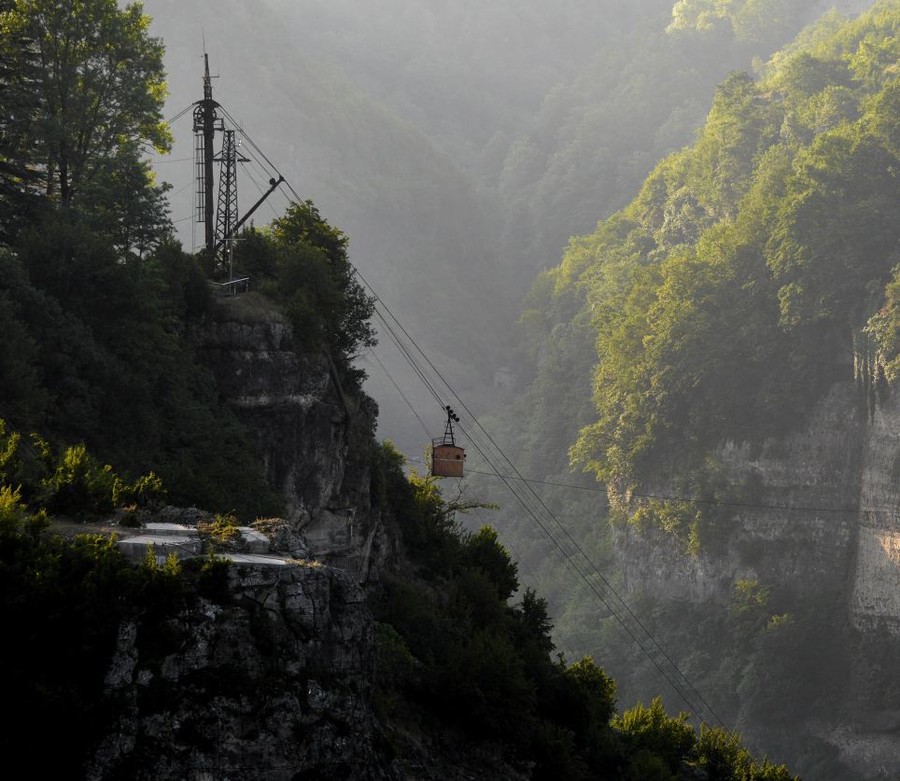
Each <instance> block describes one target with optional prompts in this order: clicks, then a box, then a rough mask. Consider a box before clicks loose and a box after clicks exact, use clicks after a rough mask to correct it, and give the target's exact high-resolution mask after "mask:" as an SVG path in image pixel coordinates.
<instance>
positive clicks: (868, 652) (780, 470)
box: [614, 381, 900, 779]
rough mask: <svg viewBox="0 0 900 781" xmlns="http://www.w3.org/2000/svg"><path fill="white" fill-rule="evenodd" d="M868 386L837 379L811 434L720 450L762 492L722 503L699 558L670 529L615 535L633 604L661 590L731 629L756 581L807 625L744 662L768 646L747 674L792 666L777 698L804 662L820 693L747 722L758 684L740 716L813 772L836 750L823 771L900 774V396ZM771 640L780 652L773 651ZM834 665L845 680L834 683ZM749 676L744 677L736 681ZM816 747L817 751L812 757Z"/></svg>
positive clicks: (730, 478)
mask: <svg viewBox="0 0 900 781" xmlns="http://www.w3.org/2000/svg"><path fill="white" fill-rule="evenodd" d="M868 390H869V389H861V388H860V387H859V386H858V385H857V384H856V383H854V382H852V381H849V382H843V383H838V384H836V385H834V386H833V387H832V389H831V391H830V393H829V394H828V395H827V396H826V397H825V398H824V399H822V400H821V402H820V403H819V404H818V405H817V406H816V408H815V409H814V410H812V411H811V413H810V415H809V416H808V419H807V422H806V425H805V427H804V428H803V430H802V431H798V432H796V433H794V434H792V435H790V436H787V437H785V438H784V439H783V440H779V441H769V442H766V443H765V444H764V445H763V446H762V447H761V448H760V449H759V450H758V451H754V450H753V449H752V448H751V447H750V446H749V445H746V444H735V443H729V444H728V445H726V446H724V447H722V448H720V450H719V452H718V453H717V460H718V462H719V464H720V466H721V468H722V474H723V475H724V477H723V482H724V483H726V484H729V485H731V486H732V487H736V488H743V489H745V494H744V495H745V496H749V497H750V498H747V499H746V500H745V501H735V502H734V504H733V505H724V506H721V507H717V508H716V511H717V513H718V516H717V521H716V523H715V525H714V527H713V529H712V534H711V536H710V537H708V538H707V539H706V540H705V541H704V540H701V546H700V550H699V552H696V551H695V552H694V553H691V552H689V551H688V550H687V546H686V544H685V543H684V541H683V540H679V541H675V540H674V539H673V537H672V535H670V534H667V533H666V532H664V531H662V530H659V529H643V530H640V529H636V528H634V527H633V526H631V525H625V526H622V527H619V528H617V529H615V530H614V542H615V547H616V553H617V557H618V562H619V565H620V567H621V569H622V572H623V588H624V589H625V591H626V593H627V599H628V601H629V602H631V603H635V602H636V601H637V599H638V597H639V595H649V596H650V597H651V598H653V599H654V600H658V601H661V602H667V603H670V604H671V603H672V602H674V603H680V604H681V605H685V604H687V605H690V606H692V607H701V609H702V611H703V612H705V613H707V614H709V615H712V614H716V615H719V616H724V617H726V618H724V619H722V621H723V623H725V624H727V621H728V618H727V617H728V616H729V603H730V600H731V599H732V597H733V596H734V594H735V586H736V584H737V583H738V581H741V580H745V581H755V582H757V583H758V584H759V585H760V586H761V587H763V588H764V589H766V590H771V593H772V594H774V595H777V604H778V608H777V609H778V611H783V612H786V613H787V614H789V615H791V616H792V618H791V619H790V620H791V621H793V620H796V621H797V623H796V624H795V625H794V626H795V627H796V634H795V637H796V638H806V640H797V641H796V642H798V643H799V644H798V645H796V646H789V645H787V644H786V645H782V646H779V645H778V641H777V635H776V636H772V637H770V636H769V634H770V633H768V632H767V630H765V629H764V628H763V627H760V628H759V631H760V632H761V634H760V635H759V637H758V638H757V639H756V640H754V641H748V642H749V645H748V647H747V648H746V649H744V650H745V653H746V658H745V661H744V662H743V663H744V664H746V659H749V658H750V657H751V656H753V655H754V654H758V656H756V657H755V661H754V662H753V665H755V668H754V667H747V668H745V669H743V671H742V672H741V674H743V675H745V676H746V675H748V674H749V675H750V676H751V678H750V679H751V680H760V679H759V677H758V675H757V673H755V672H754V669H756V670H759V669H761V668H777V669H781V670H782V671H783V675H784V676H785V677H783V678H780V679H776V678H773V679H772V680H773V681H774V680H779V681H780V683H775V684H771V685H772V686H773V694H774V696H773V697H772V698H771V701H772V702H773V703H774V702H777V691H778V687H779V686H783V687H784V688H785V690H786V691H787V690H790V688H791V686H792V685H793V682H794V680H798V679H800V678H802V677H803V673H802V672H801V671H800V670H798V669H797V665H798V664H806V665H808V666H809V667H817V665H818V667H817V669H819V672H818V673H817V674H818V675H820V676H822V679H821V680H818V682H817V683H815V684H814V686H815V687H817V691H818V692H819V694H818V698H817V699H816V700H815V702H813V701H812V698H811V697H810V696H807V700H806V707H807V708H808V711H807V712H804V713H803V714H796V715H795V718H793V719H792V720H791V723H790V725H789V726H788V725H785V726H783V727H781V728H779V729H775V730H770V731H768V732H766V727H765V726H764V723H761V722H760V720H759V714H758V713H757V714H756V715H755V716H749V717H748V716H747V714H746V712H745V711H744V710H743V706H744V704H745V699H746V700H748V701H752V699H753V696H754V692H753V691H751V690H745V691H743V692H742V694H741V697H740V698H739V699H740V702H738V703H737V706H736V707H737V710H736V719H737V720H738V721H741V722H743V725H744V727H743V729H744V730H745V732H746V733H750V736H751V737H752V733H756V736H757V737H758V738H760V740H761V743H762V744H764V745H766V746H767V747H778V749H779V751H781V752H784V754H785V756H786V758H787V759H788V760H789V763H790V764H791V765H792V767H794V769H797V770H800V771H801V775H804V773H803V772H802V771H803V769H804V768H805V769H807V770H809V769H810V768H815V767H817V765H816V762H817V761H818V760H819V759H821V758H823V757H825V756H828V757H830V758H831V759H830V760H829V761H833V762H839V763H841V768H842V769H841V770H840V771H837V772H839V775H837V776H836V775H833V774H832V775H827V776H818V775H815V773H813V771H811V770H810V777H827V778H829V779H831V778H838V777H839V778H841V779H850V778H854V779H875V778H878V779H881V778H884V779H888V778H896V777H898V776H897V773H898V772H900V763H898V760H897V757H898V756H900V753H898V747H900V730H898V726H897V724H898V723H897V719H896V713H897V712H898V706H900V699H898V697H897V691H898V689H897V686H898V683H900V678H898V675H897V672H896V665H895V664H893V663H892V662H888V661H887V659H888V658H893V659H895V656H896V650H897V648H898V647H900V394H896V393H895V394H894V395H893V396H891V397H886V398H885V397H883V398H881V399H880V400H879V401H878V403H877V404H876V405H875V406H874V407H872V406H871V404H870V403H869V400H871V399H872V398H873V397H872V395H871V394H870V393H868V392H867V391H868ZM648 492H650V493H659V494H663V493H666V488H665V486H664V484H661V485H660V486H655V487H654V488H653V490H652V491H648ZM683 630H684V628H683V627H681V628H679V629H676V630H674V631H675V633H677V632H679V631H683ZM666 631H668V630H666ZM813 640H814V642H815V643H817V645H816V646H812V645H810V642H813ZM753 642H756V643H759V644H760V645H758V646H754V645H753V644H752V643H753ZM785 642H786V643H787V642H788V641H785ZM766 643H770V644H771V648H772V649H780V650H775V651H773V654H775V655H769V656H767V655H766V654H767V653H768V652H767V651H765V650H764V649H765V648H767V647H769V646H766ZM785 660H790V661H788V662H787V666H786V667H785ZM779 665H781V667H780V668H779ZM829 665H831V667H830V668H829ZM826 669H830V670H833V671H835V674H836V675H838V676H843V677H844V678H845V680H841V679H840V678H838V679H832V680H829V679H828V678H827V674H826V673H824V672H823V671H824V670H826ZM836 671H841V672H836ZM781 674H782V673H779V675H781ZM754 675H756V676H757V677H755V678H753V677H752V676H754ZM740 681H741V675H738V676H737V677H736V678H735V679H734V683H733V684H732V685H733V686H734V687H737V686H738V685H739V684H740ZM807 695H809V692H808V691H807ZM722 696H723V699H724V700H727V699H728V697H729V696H732V697H733V694H732V695H728V694H724V695H722ZM732 701H733V702H736V701H735V700H732ZM750 707H751V708H752V703H751V706H750ZM772 715H773V714H772V712H771V711H770V712H769V713H768V715H767V716H766V717H764V719H763V722H765V720H766V718H770V717H772ZM804 745H814V746H815V747H816V748H815V749H808V751H810V752H811V753H808V754H806V755H803V750H802V749H801V748H800V747H802V746H804ZM816 772H818V771H816ZM832 772H834V771H832Z"/></svg>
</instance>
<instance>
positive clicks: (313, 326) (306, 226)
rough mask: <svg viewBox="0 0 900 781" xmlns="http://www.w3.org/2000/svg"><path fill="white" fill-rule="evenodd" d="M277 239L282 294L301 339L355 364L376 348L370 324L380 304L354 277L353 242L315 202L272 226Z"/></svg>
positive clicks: (291, 210) (295, 206)
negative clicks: (365, 351) (358, 355)
mask: <svg viewBox="0 0 900 781" xmlns="http://www.w3.org/2000/svg"><path fill="white" fill-rule="evenodd" d="M272 235H273V237H274V239H275V243H276V246H277V247H278V250H279V256H278V272H277V274H278V292H279V296H280V298H281V300H282V303H283V304H284V305H285V307H286V309H287V311H288V315H289V316H290V317H291V319H292V320H293V321H294V324H295V330H296V331H298V333H297V334H296V336H297V337H298V338H300V339H304V338H306V339H309V338H310V337H312V339H311V341H312V342H313V343H314V344H315V343H316V342H318V344H319V345H321V346H323V347H325V348H326V349H327V350H328V351H329V352H330V353H331V355H332V358H334V359H335V360H338V361H340V362H341V363H344V364H349V361H350V360H351V359H352V358H353V356H354V353H355V352H356V351H357V350H358V349H359V348H361V347H370V346H372V345H374V344H375V332H374V331H373V329H372V326H371V324H370V322H369V318H370V317H371V316H372V312H373V311H374V300H373V299H372V298H371V297H370V296H369V295H368V294H367V293H366V292H365V290H364V289H363V287H362V285H360V283H359V282H357V281H356V279H355V277H354V269H353V266H352V265H351V264H350V259H349V257H348V254H347V244H348V242H349V239H348V238H347V236H346V235H345V234H344V233H343V232H342V231H341V230H339V229H338V228H335V227H333V226H332V225H329V224H328V222H326V221H325V220H324V219H323V218H322V216H321V215H320V214H319V210H318V209H317V208H316V207H315V205H314V204H313V202H312V201H304V202H303V203H292V204H291V205H290V206H289V207H288V209H287V211H286V212H285V214H284V216H283V217H279V218H278V219H276V220H275V221H274V222H273V223H272ZM344 368H347V366H346V365H345V367H344Z"/></svg>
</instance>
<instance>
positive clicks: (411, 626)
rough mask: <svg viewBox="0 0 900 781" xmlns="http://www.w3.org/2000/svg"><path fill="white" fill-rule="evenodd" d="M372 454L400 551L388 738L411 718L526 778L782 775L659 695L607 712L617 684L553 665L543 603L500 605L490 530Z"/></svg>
mask: <svg viewBox="0 0 900 781" xmlns="http://www.w3.org/2000/svg"><path fill="white" fill-rule="evenodd" d="M378 455H379V458H378V463H379V465H380V468H379V469H378V470H377V478H376V485H377V486H378V492H377V496H379V497H380V500H381V503H382V506H383V507H384V509H389V510H390V513H391V515H392V516H394V517H395V518H396V521H397V523H398V524H399V529H400V532H401V545H402V550H403V551H404V552H405V555H404V556H403V557H402V558H401V560H400V561H398V562H396V564H395V567H394V570H393V571H392V572H391V573H389V574H387V575H385V576H384V577H383V579H382V583H381V584H380V586H379V587H378V588H377V590H376V593H375V595H374V599H373V604H374V611H375V616H376V619H377V620H378V621H379V624H378V631H377V640H378V646H379V693H378V700H377V705H378V706H379V709H380V712H381V716H382V718H383V719H385V720H386V721H387V724H388V726H389V736H390V735H391V734H392V735H394V736H395V739H397V740H400V741H402V740H403V735H404V733H405V732H406V731H408V730H409V729H411V728H412V729H415V728H416V727H413V725H420V724H422V723H427V724H429V725H431V726H432V727H433V728H435V729H442V730H451V731H455V732H457V733H460V734H462V735H465V736H466V739H467V740H469V741H473V740H474V741H487V742H491V743H495V744H497V745H498V746H504V747H505V750H506V751H507V752H508V754H509V757H510V758H511V759H512V760H513V761H515V762H523V763H528V764H531V763H533V771H532V777H533V778H535V779H588V778H598V777H600V778H623V779H625V778H628V779H632V778H633V779H648V778H659V779H674V778H678V777H681V776H682V774H683V773H685V772H689V771H688V770H687V768H689V767H694V768H700V769H702V771H705V772H706V774H707V775H705V776H704V777H705V778H708V779H710V781H712V779H723V781H724V779H733V778H743V779H755V780H758V781H763V779H768V780H770V781H775V780H776V779H778V780H783V781H788V779H791V778H793V776H791V774H790V773H789V772H788V771H787V769H786V768H785V767H784V766H781V765H773V764H771V763H770V762H768V761H766V760H763V761H757V760H755V759H754V758H753V757H752V756H751V755H750V753H749V752H748V751H747V750H746V749H745V748H744V747H743V746H742V745H741V741H740V738H739V737H738V736H737V735H735V734H733V733H729V732H727V731H726V730H723V729H721V728H718V727H707V726H705V725H704V726H703V727H702V728H701V729H700V731H699V733H698V732H697V731H695V729H694V727H693V726H691V725H690V724H689V723H688V720H687V715H686V714H680V715H679V716H677V717H674V718H673V717H670V716H669V715H668V714H667V713H666V712H665V710H664V707H663V704H662V701H661V700H659V699H656V700H654V701H653V702H652V703H651V704H650V706H649V707H645V706H643V705H641V704H638V705H637V706H635V707H634V708H632V709H630V710H625V711H624V713H622V714H621V715H620V716H616V715H615V714H616V686H615V683H614V682H613V681H612V680H611V679H610V678H609V677H608V676H607V675H606V674H605V673H604V672H603V671H602V670H601V669H600V668H599V667H598V666H597V665H596V664H595V663H594V661H593V659H591V658H590V657H585V658H583V659H581V660H580V661H578V662H575V663H574V664H568V663H566V661H565V660H564V658H563V657H562V655H559V656H557V658H556V660H554V659H553V658H552V653H553V651H554V644H553V641H552V640H551V636H550V635H551V630H552V625H551V622H550V620H549V617H548V613H547V603H546V601H545V600H544V599H542V598H540V597H538V596H537V595H536V593H535V592H534V591H533V590H531V589H525V590H524V591H523V592H521V593H520V594H519V599H518V600H517V602H516V603H515V604H511V602H510V600H511V599H512V598H513V596H514V595H515V594H516V593H517V592H519V582H518V575H517V569H518V568H517V565H516V564H515V563H514V562H513V561H512V560H511V558H510V556H509V553H508V552H507V551H506V549H505V548H504V547H503V546H502V545H501V543H500V541H499V538H498V536H497V533H496V531H494V530H493V529H492V528H490V527H482V528H481V529H480V530H479V531H477V532H465V531H463V530H462V528H461V527H460V526H459V525H458V523H457V520H456V515H457V513H459V512H465V511H466V510H467V509H471V507H472V506H471V505H468V506H467V505H459V504H455V503H453V502H449V503H448V502H445V500H444V499H443V498H442V497H441V495H440V492H439V490H438V485H437V482H436V481H435V479H434V478H421V477H418V476H417V475H416V474H415V473H413V475H412V476H411V478H409V479H408V481H407V478H406V477H404V475H403V472H402V458H401V457H400V456H399V454H398V453H397V452H396V451H395V450H394V449H393V447H392V446H391V445H390V444H386V445H384V446H383V447H382V448H381V450H380V452H379V454H378ZM391 725H393V726H391ZM398 726H399V727H400V728H399V729H397V727H398ZM398 750H402V749H401V748H399V747H398Z"/></svg>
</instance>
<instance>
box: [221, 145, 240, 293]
mask: <svg viewBox="0 0 900 781" xmlns="http://www.w3.org/2000/svg"><path fill="white" fill-rule="evenodd" d="M216 159H217V160H218V161H219V164H220V167H219V202H218V205H217V207H216V246H217V247H223V253H222V254H223V261H228V276H229V278H230V277H231V256H232V252H233V249H234V234H235V231H236V230H237V224H238V202H237V164H238V162H241V163H246V162H247V158H246V157H241V156H239V155H238V151H237V144H236V143H235V140H234V130H225V131H224V140H223V141H222V153H221V154H220V155H219V156H218V157H217V158H216Z"/></svg>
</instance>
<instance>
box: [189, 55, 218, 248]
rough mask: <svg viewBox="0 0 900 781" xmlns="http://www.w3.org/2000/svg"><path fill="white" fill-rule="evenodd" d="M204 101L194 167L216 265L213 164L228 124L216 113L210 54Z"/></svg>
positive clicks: (198, 112)
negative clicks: (219, 134)
mask: <svg viewBox="0 0 900 781" xmlns="http://www.w3.org/2000/svg"><path fill="white" fill-rule="evenodd" d="M203 60H204V66H205V68H204V74H203V100H198V101H197V102H196V103H195V104H194V135H195V137H196V143H195V145H194V164H195V166H196V172H197V222H202V223H204V226H205V235H204V238H205V248H206V256H207V263H209V264H210V265H212V264H213V263H214V262H215V247H216V231H215V225H214V223H213V221H214V219H215V210H214V208H213V161H214V159H215V150H214V146H215V137H216V131H217V130H223V129H224V123H223V122H222V119H221V118H220V117H219V115H218V112H217V111H216V109H217V108H219V104H218V103H217V102H216V101H215V100H213V94H212V77H211V76H210V75H209V54H207V53H206V52H204V53H203Z"/></svg>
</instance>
